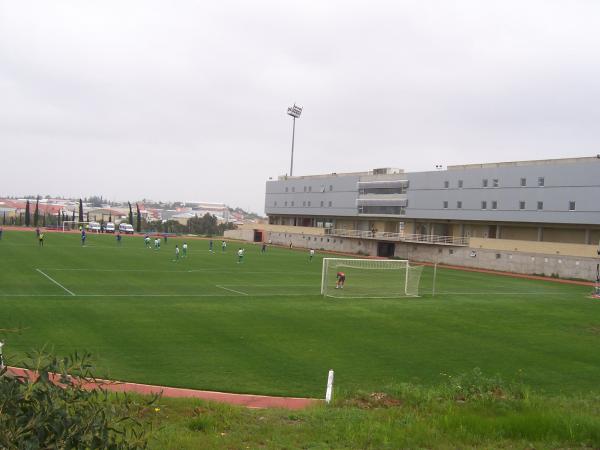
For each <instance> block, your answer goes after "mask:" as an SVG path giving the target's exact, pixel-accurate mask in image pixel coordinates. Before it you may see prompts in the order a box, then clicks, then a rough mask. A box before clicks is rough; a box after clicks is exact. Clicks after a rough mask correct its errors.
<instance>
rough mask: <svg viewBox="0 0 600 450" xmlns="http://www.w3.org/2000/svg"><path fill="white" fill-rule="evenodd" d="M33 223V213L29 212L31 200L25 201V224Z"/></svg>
mask: <svg viewBox="0 0 600 450" xmlns="http://www.w3.org/2000/svg"><path fill="white" fill-rule="evenodd" d="M30 223H31V213H30V212H29V200H27V203H25V226H26V227H28V226H29V224H30Z"/></svg>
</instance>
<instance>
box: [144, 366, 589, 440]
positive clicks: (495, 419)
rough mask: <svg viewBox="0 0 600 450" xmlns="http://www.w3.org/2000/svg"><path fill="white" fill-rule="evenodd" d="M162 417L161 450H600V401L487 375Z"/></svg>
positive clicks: (204, 406) (204, 407)
mask: <svg viewBox="0 0 600 450" xmlns="http://www.w3.org/2000/svg"><path fill="white" fill-rule="evenodd" d="M154 415H155V417H154V420H153V422H154V432H153V433H152V439H151V447H152V448H156V449H199V448H205V449H220V448H222V449H231V448H236V449H237V448H239V449H244V448H251V449H255V448H271V449H283V448H290V449H292V448H360V449H369V448H373V449H397V448H573V447H584V448H598V447H600V398H599V397H598V396H594V395H591V396H579V395H578V396H571V397H564V396H545V395H541V394H536V393H532V392H530V391H528V390H527V389H525V388H523V387H522V386H520V385H506V384H504V383H503V382H502V381H501V380H499V379H497V378H486V377H484V376H483V375H482V374H481V373H480V372H478V371H473V372H471V373H470V374H468V375H466V376H462V377H457V378H455V379H452V378H451V377H449V378H448V381H447V382H446V383H444V384H443V385H440V386H438V387H436V388H422V387H417V386H414V385H408V384H405V385H399V386H396V387H391V388H388V389H385V390H382V391H380V392H375V393H366V392H365V393H354V394H352V395H350V394H340V393H338V398H337V399H336V400H335V401H334V403H333V404H332V405H330V406H327V405H320V406H316V407H313V408H310V409H307V410H303V411H294V412H290V411H283V410H249V409H243V408H238V407H232V406H228V405H221V404H214V403H206V402H202V401H193V400H175V399H161V400H160V411H159V412H157V413H155V414H154Z"/></svg>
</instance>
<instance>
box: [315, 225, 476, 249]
mask: <svg viewBox="0 0 600 450" xmlns="http://www.w3.org/2000/svg"><path fill="white" fill-rule="evenodd" d="M325 234H326V235H331V236H340V237H350V238H357V239H378V240H385V241H404V242H419V243H424V244H440V245H462V246H468V245H469V238H468V237H458V236H437V235H432V234H405V233H391V232H387V231H363V230H345V229H341V228H335V229H334V228H326V229H325Z"/></svg>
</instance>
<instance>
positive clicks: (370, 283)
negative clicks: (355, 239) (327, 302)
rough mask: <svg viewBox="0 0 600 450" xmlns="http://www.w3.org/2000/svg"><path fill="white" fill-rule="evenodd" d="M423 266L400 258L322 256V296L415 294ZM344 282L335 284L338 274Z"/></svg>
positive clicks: (362, 296) (416, 293)
mask: <svg viewBox="0 0 600 450" xmlns="http://www.w3.org/2000/svg"><path fill="white" fill-rule="evenodd" d="M422 270H423V266H411V265H410V263H409V261H408V260H400V259H351V258H323V269H322V273H321V295H323V296H326V297H347V298H397V297H418V295H419V283H420V279H421V273H422ZM338 272H343V273H344V274H345V276H346V283H345V284H344V286H343V287H342V286H340V287H339V288H338V287H337V285H336V281H337V277H336V275H337V273H338Z"/></svg>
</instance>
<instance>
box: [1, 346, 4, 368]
mask: <svg viewBox="0 0 600 450" xmlns="http://www.w3.org/2000/svg"><path fill="white" fill-rule="evenodd" d="M2 347H4V342H0V370H2V369H4V357H3V356H2Z"/></svg>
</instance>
